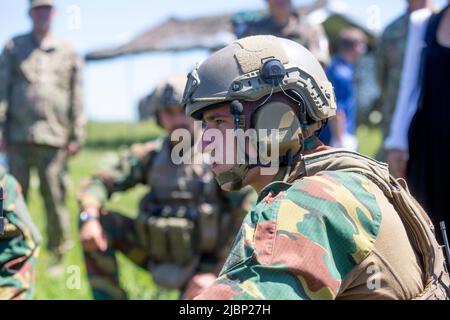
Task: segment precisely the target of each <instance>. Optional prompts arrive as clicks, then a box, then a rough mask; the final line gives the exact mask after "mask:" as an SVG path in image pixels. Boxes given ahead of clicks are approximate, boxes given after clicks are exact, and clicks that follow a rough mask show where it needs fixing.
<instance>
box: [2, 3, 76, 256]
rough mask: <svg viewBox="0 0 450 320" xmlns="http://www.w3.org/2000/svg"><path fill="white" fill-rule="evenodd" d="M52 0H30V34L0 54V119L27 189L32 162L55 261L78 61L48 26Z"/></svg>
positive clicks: (60, 242)
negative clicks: (35, 171) (38, 184)
mask: <svg viewBox="0 0 450 320" xmlns="http://www.w3.org/2000/svg"><path fill="white" fill-rule="evenodd" d="M53 15H54V8H53V0H31V1H30V16H31V18H32V20H33V31H32V32H31V33H28V34H25V35H22V36H18V37H15V38H14V39H12V40H10V41H9V42H8V43H7V45H6V47H5V49H4V51H3V54H2V56H1V58H0V121H1V124H2V127H3V143H4V144H6V151H7V155H8V160H9V167H10V170H11V172H12V174H13V175H14V176H15V177H16V178H17V180H18V181H19V183H20V184H21V185H22V187H23V192H24V195H25V198H26V197H27V194H28V189H29V179H30V169H31V168H32V167H36V168H37V171H38V174H39V180H40V189H41V194H42V196H43V198H44V203H45V209H46V210H45V211H46V213H47V235H48V244H47V246H48V249H49V250H50V251H51V252H52V253H54V254H55V258H56V260H55V261H54V262H56V263H57V262H59V261H60V259H61V257H62V254H63V252H64V251H66V250H68V249H69V248H70V247H71V241H70V240H69V235H68V231H69V215H68V211H67V209H66V206H65V195H66V182H67V181H66V179H67V176H66V171H67V158H68V156H71V155H74V154H75V153H77V152H78V150H79V148H80V145H81V144H82V140H83V127H84V118H83V106H82V100H83V98H82V83H81V76H82V61H81V59H80V57H79V56H78V55H77V54H76V52H75V51H74V49H73V48H72V46H71V45H70V44H68V43H67V42H66V41H64V40H62V39H60V38H58V37H56V36H55V35H53V34H52V33H51V31H50V27H51V21H52V17H53Z"/></svg>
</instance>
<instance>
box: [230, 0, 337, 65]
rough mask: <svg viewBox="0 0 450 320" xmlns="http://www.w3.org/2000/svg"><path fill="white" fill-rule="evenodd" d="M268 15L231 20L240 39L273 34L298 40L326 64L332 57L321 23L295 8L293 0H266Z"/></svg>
mask: <svg viewBox="0 0 450 320" xmlns="http://www.w3.org/2000/svg"><path fill="white" fill-rule="evenodd" d="M266 2H267V4H268V7H269V14H268V15H267V16H261V17H259V18H255V17H253V16H252V17H251V19H248V21H245V19H244V20H242V19H239V21H236V22H235V21H232V23H233V25H234V30H235V33H236V36H237V37H238V38H243V37H248V36H253V35H273V36H276V37H282V38H287V39H290V40H293V41H296V42H298V43H300V44H302V45H303V46H305V47H306V48H308V49H309V50H310V51H311V52H312V53H313V54H314V55H315V56H316V58H317V59H319V61H320V62H321V63H322V64H324V65H326V64H328V62H329V60H330V53H329V45H328V39H327V37H326V35H325V31H324V30H323V28H322V26H320V25H313V24H311V23H309V22H308V21H306V17H300V16H299V14H298V13H297V12H295V11H294V10H293V8H292V1H291V0H266Z"/></svg>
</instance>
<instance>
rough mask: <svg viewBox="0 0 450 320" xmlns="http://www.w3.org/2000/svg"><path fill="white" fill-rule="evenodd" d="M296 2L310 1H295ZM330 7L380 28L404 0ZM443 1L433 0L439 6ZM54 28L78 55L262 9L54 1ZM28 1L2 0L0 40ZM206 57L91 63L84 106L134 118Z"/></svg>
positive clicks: (20, 29) (169, 0) (195, 2)
mask: <svg viewBox="0 0 450 320" xmlns="http://www.w3.org/2000/svg"><path fill="white" fill-rule="evenodd" d="M293 1H294V3H295V4H303V3H308V2H310V0H293ZM329 2H330V3H331V5H332V7H333V8H335V9H338V10H347V11H349V12H350V14H351V15H352V16H353V17H354V18H355V19H358V20H360V21H362V22H363V23H369V22H370V21H372V22H373V12H374V9H373V8H374V5H375V6H377V8H378V9H377V10H375V12H377V13H378V15H379V19H376V20H379V21H377V24H378V25H379V26H380V27H384V26H385V25H386V24H387V23H389V22H390V21H392V20H393V19H394V18H395V17H396V16H397V15H399V14H400V13H401V12H402V11H403V10H404V9H405V7H406V0H379V1H375V0H346V1H345V0H330V1H329ZM444 2H445V1H444V0H435V3H436V4H437V5H438V6H439V5H442V4H443V3H444ZM56 3H57V17H56V21H55V23H54V31H55V33H57V34H58V35H61V36H63V37H66V38H68V39H69V40H70V41H72V42H73V43H74V45H75V46H76V48H77V49H78V51H79V52H80V53H81V54H85V53H86V52H89V51H91V50H93V49H100V48H104V47H108V46H110V45H116V44H120V43H123V42H124V41H126V40H128V39H130V38H132V37H133V36H135V35H136V34H139V33H141V32H142V31H145V30H147V29H148V28H150V27H151V26H154V25H157V24H159V23H160V22H163V21H164V20H166V19H167V18H169V17H195V16H199V15H208V14H217V13H225V12H227V13H228V12H229V13H232V12H237V11H245V10H254V9H261V8H264V6H265V1H264V0H245V1H243V0H226V1H207V0H189V1H186V0H184V1H183V0H166V1H161V0H132V1H130V0H128V1H127V0H56ZM27 10H28V0H0V45H1V46H3V45H4V44H5V43H6V41H7V40H8V39H9V38H11V37H12V36H14V35H16V34H20V33H24V32H27V31H28V30H29V29H30V27H31V24H30V21H29V18H28V14H27ZM205 57H206V52H204V51H201V50H198V51H193V52H189V53H151V54H143V55H138V56H134V57H128V58H120V59H114V60H110V61H104V62H95V63H89V64H87V65H86V68H85V110H86V113H87V115H88V117H89V118H90V119H93V120H102V121H117V120H120V121H133V120H135V119H136V118H137V112H136V104H137V101H138V100H139V98H140V97H141V96H143V95H144V94H147V93H149V92H150V91H151V89H152V86H153V85H154V84H155V83H156V81H157V80H158V79H159V78H160V77H162V76H165V75H168V74H170V73H173V72H177V71H179V70H181V71H188V70H189V69H190V68H191V67H192V66H193V65H194V64H195V63H196V62H197V61H199V60H202V59H203V58H205Z"/></svg>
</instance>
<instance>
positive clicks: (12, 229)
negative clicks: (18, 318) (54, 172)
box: [0, 166, 40, 300]
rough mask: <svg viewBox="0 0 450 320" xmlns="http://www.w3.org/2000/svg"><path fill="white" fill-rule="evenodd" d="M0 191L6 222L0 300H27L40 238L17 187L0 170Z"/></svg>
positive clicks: (0, 236) (0, 244) (0, 239)
mask: <svg viewBox="0 0 450 320" xmlns="http://www.w3.org/2000/svg"><path fill="white" fill-rule="evenodd" d="M0 187H1V188H3V197H4V198H3V213H4V215H5V218H6V219H5V221H4V230H3V231H4V232H3V233H2V230H0V300H9V299H14V300H16V299H31V298H32V297H33V293H34V292H33V291H34V276H35V267H36V265H35V263H36V258H37V256H38V252H39V247H38V245H39V242H40V236H39V233H38V231H37V229H36V227H35V226H34V224H33V222H32V220H31V216H30V214H29V212H28V209H27V206H26V204H25V201H24V199H23V195H22V190H21V188H20V186H19V184H18V183H17V181H16V179H14V178H13V177H12V176H11V175H9V174H7V173H6V171H5V170H4V169H3V167H1V166H0ZM0 218H1V217H0ZM0 223H1V222H0Z"/></svg>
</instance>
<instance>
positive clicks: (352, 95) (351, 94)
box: [320, 28, 367, 151]
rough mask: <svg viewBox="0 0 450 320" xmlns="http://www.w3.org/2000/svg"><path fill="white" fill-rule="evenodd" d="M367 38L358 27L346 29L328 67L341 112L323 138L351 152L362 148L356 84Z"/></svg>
mask: <svg viewBox="0 0 450 320" xmlns="http://www.w3.org/2000/svg"><path fill="white" fill-rule="evenodd" d="M366 48H367V38H366V35H365V34H364V32H362V31H361V30H359V29H356V28H346V29H343V30H342V31H341V32H340V33H339V38H338V40H337V48H336V49H337V53H336V55H335V56H334V57H333V59H332V60H331V63H330V65H329V66H328V68H327V70H326V71H327V76H328V78H329V79H330V81H331V83H332V84H333V87H334V91H335V95H336V103H337V113H336V117H334V118H332V119H331V120H330V125H329V126H327V127H326V128H325V129H324V131H323V132H322V134H321V137H320V138H321V140H322V141H323V142H324V143H325V144H327V145H330V146H332V147H335V148H345V149H348V150H351V151H356V150H357V149H358V140H357V138H356V112H357V110H356V102H357V101H356V85H355V77H354V68H355V63H356V62H357V61H358V60H359V59H360V58H361V57H362V56H363V55H364V54H365V52H366Z"/></svg>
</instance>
